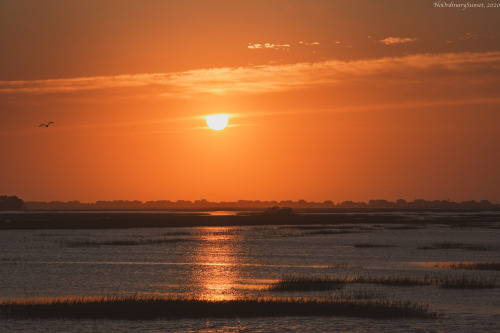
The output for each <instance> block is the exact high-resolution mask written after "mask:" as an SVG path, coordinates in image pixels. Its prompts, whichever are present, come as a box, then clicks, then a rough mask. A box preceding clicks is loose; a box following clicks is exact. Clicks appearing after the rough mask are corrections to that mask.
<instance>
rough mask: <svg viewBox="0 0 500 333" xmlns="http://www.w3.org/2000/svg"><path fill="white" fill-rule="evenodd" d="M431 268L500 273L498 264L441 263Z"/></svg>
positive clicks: (499, 263) (499, 264)
mask: <svg viewBox="0 0 500 333" xmlns="http://www.w3.org/2000/svg"><path fill="white" fill-rule="evenodd" d="M433 266H434V267H439V268H450V269H464V270H481V271H500V262H443V263H434V264H433Z"/></svg>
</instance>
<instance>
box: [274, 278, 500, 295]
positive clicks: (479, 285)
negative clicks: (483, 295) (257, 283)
mask: <svg viewBox="0 0 500 333" xmlns="http://www.w3.org/2000/svg"><path fill="white" fill-rule="evenodd" d="M348 283H359V284H379V285H385V286H403V287H405V286H406V287H413V286H419V287H437V288H446V289H488V288H495V287H496V284H495V281H494V280H493V279H487V278H475V277H470V276H467V275H462V276H460V277H449V276H445V275H425V276H409V275H397V276H356V277H340V278H329V277H314V276H313V277H311V276H283V278H281V279H280V280H279V281H277V282H275V283H274V284H271V285H270V286H269V287H268V289H269V291H277V292H290V291H314V290H333V289H341V288H342V287H343V285H344V284H348Z"/></svg>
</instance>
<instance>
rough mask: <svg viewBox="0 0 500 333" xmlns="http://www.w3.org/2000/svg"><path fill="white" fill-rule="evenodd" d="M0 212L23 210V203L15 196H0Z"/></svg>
mask: <svg viewBox="0 0 500 333" xmlns="http://www.w3.org/2000/svg"><path fill="white" fill-rule="evenodd" d="M0 210H24V201H23V200H22V199H19V198H18V197H16V196H7V195H2V196H0Z"/></svg>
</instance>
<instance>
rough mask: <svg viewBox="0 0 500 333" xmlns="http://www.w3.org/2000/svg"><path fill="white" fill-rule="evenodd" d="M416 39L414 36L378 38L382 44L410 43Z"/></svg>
mask: <svg viewBox="0 0 500 333" xmlns="http://www.w3.org/2000/svg"><path fill="white" fill-rule="evenodd" d="M416 40H417V39H416V38H410V37H406V38H401V37H387V38H385V39H382V40H380V42H381V43H382V44H385V45H396V44H410V43H413V42H415V41H416Z"/></svg>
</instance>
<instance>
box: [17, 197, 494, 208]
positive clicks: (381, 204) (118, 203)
mask: <svg viewBox="0 0 500 333" xmlns="http://www.w3.org/2000/svg"><path fill="white" fill-rule="evenodd" d="M19 200H20V199H19ZM21 201H22V200H21ZM25 206H26V209H28V210H127V209H134V210H155V209H156V210H160V209H165V210H266V209H268V208H269V207H278V208H285V207H289V208H291V209H294V210H297V209H336V208H343V209H363V208H366V209H500V204H492V203H490V202H489V201H488V200H481V201H475V200H470V201H462V202H453V201H449V200H434V201H428V200H423V199H416V200H413V201H406V200H404V199H399V200H397V201H394V202H392V201H387V200H380V199H377V200H370V201H369V202H367V203H366V202H360V201H357V202H356V201H343V202H338V203H334V202H333V201H330V200H328V201H324V202H311V201H305V200H298V201H292V200H282V201H260V200H238V201H230V202H229V201H228V202H226V201H223V202H211V201H207V200H195V201H188V200H177V201H168V200H159V201H146V202H142V201H137V200H133V201H129V200H114V201H96V202H92V203H82V202H80V201H67V202H62V201H51V202H35V201H28V202H26V203H25Z"/></svg>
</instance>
